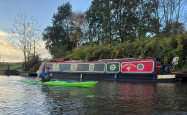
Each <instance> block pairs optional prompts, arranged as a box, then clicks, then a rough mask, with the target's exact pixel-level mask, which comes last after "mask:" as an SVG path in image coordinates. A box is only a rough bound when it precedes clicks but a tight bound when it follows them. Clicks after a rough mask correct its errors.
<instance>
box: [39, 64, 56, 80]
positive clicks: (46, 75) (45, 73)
mask: <svg viewBox="0 0 187 115" xmlns="http://www.w3.org/2000/svg"><path fill="white" fill-rule="evenodd" d="M49 70H50V68H49V67H46V68H45V71H43V72H41V73H40V74H39V75H38V76H37V79H38V82H40V81H41V80H42V81H50V78H51V77H52V76H53V74H51V73H49ZM40 77H41V78H42V79H41V80H40Z"/></svg>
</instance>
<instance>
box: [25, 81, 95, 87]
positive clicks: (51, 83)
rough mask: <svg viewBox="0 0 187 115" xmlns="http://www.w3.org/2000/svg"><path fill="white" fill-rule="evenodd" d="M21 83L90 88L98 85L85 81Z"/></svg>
mask: <svg viewBox="0 0 187 115" xmlns="http://www.w3.org/2000/svg"><path fill="white" fill-rule="evenodd" d="M21 81H22V82H26V83H34V84H41V85H58V86H74V87H92V86H94V85H95V84H97V83H98V81H85V82H74V81H47V82H38V81H30V80H23V79H21Z"/></svg>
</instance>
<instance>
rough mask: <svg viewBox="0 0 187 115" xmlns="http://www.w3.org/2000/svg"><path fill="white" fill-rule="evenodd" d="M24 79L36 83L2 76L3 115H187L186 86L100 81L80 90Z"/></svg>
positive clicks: (0, 79) (179, 84)
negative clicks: (33, 82) (39, 83)
mask: <svg viewBox="0 0 187 115" xmlns="http://www.w3.org/2000/svg"><path fill="white" fill-rule="evenodd" d="M21 79H28V80H35V78H31V77H25V78H23V77H20V76H9V77H7V76H0V82H1V84H0V94H1V96H0V114H3V115H6V114H7V115H8V114H57V115H59V114H85V115H87V114H89V115H90V114H91V115H92V114H93V115H101V114H102V115H103V114H107V115H111V114H112V115H114V114H115V115H122V114H146V115H150V114H155V115H157V114H187V104H186V102H187V90H186V89H187V84H186V83H185V84H182V83H155V82H146V83H144V82H120V81H99V83H98V84H96V85H95V86H94V87H92V88H79V87H64V86H44V85H38V84H29V83H24V82H21V81H20V80H21ZM61 81H63V79H62V80H61ZM64 81H66V80H64Z"/></svg>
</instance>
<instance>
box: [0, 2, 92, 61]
mask: <svg viewBox="0 0 187 115" xmlns="http://www.w3.org/2000/svg"><path fill="white" fill-rule="evenodd" d="M66 2H70V4H71V5H72V11H73V12H85V11H86V10H87V9H88V8H89V7H90V5H91V2H92V0H0V62H3V60H4V62H21V61H23V58H24V57H23V53H22V51H18V50H16V49H15V48H14V47H12V46H11V44H9V42H8V41H7V40H6V38H7V37H10V36H9V35H8V33H7V30H9V29H11V28H12V25H13V23H14V18H16V17H17V14H19V13H25V14H26V15H27V16H28V17H29V18H30V17H33V18H34V19H36V20H37V21H38V23H39V24H41V25H42V31H43V30H44V28H46V27H47V26H49V25H51V22H52V21H51V19H52V16H53V14H54V13H57V7H58V6H60V5H63V3H66ZM40 42H41V44H42V45H41V49H42V52H41V57H42V58H49V57H50V54H49V53H48V52H47V50H46V49H45V43H44V42H43V41H40Z"/></svg>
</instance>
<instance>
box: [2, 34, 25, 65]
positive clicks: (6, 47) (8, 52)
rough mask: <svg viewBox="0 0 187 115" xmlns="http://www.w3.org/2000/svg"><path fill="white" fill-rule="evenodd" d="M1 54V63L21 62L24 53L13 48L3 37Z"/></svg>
mask: <svg viewBox="0 0 187 115" xmlns="http://www.w3.org/2000/svg"><path fill="white" fill-rule="evenodd" d="M0 52H1V59H0V62H3V60H4V62H21V61H22V59H23V54H22V52H21V51H18V50H16V49H15V48H14V47H12V45H11V44H9V43H8V41H6V40H5V39H4V38H3V37H0Z"/></svg>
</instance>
